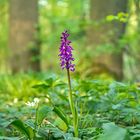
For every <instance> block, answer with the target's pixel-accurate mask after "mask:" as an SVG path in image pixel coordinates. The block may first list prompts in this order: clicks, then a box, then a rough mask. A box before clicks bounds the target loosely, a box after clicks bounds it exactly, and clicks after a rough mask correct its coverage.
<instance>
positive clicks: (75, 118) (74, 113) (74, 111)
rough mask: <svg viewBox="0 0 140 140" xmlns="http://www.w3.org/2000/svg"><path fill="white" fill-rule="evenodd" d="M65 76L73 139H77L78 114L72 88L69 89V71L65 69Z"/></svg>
mask: <svg viewBox="0 0 140 140" xmlns="http://www.w3.org/2000/svg"><path fill="white" fill-rule="evenodd" d="M67 76H68V86H69V104H70V108H71V112H72V116H73V127H74V134H75V137H78V113H77V110H76V107H75V106H74V101H73V97H72V88H71V80H70V71H69V69H67Z"/></svg>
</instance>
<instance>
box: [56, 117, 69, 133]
mask: <svg viewBox="0 0 140 140" xmlns="http://www.w3.org/2000/svg"><path fill="white" fill-rule="evenodd" d="M54 125H56V126H58V127H59V128H60V129H61V130H63V131H67V129H68V127H67V125H66V123H65V122H64V121H63V120H62V119H61V118H59V117H57V118H56V119H55V122H54Z"/></svg>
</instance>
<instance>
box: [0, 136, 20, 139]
mask: <svg viewBox="0 0 140 140" xmlns="http://www.w3.org/2000/svg"><path fill="white" fill-rule="evenodd" d="M0 140H19V138H18V137H3V136H0Z"/></svg>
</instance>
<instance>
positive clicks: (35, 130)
mask: <svg viewBox="0 0 140 140" xmlns="http://www.w3.org/2000/svg"><path fill="white" fill-rule="evenodd" d="M37 112H38V104H37V107H36V111H35V123H34V124H35V129H34V139H35V138H36V132H37Z"/></svg>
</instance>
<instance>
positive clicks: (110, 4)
mask: <svg viewBox="0 0 140 140" xmlns="http://www.w3.org/2000/svg"><path fill="white" fill-rule="evenodd" d="M139 26H140V0H107V1H103V0H102V1H101V0H0V73H1V74H10V73H18V72H28V71H35V72H47V71H48V72H55V73H60V72H61V68H60V67H59V58H58V51H59V46H60V35H61V33H62V32H63V31H64V30H65V29H67V30H68V31H69V32H70V39H71V40H72V45H73V48H74V50H75V51H74V56H75V63H76V72H75V74H77V75H80V76H81V77H90V78H93V77H94V78H96V77H101V78H111V77H113V78H115V79H116V80H132V81H139V79H140V65H139V64H140V55H139V51H140V46H139V45H140V27H139Z"/></svg>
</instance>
